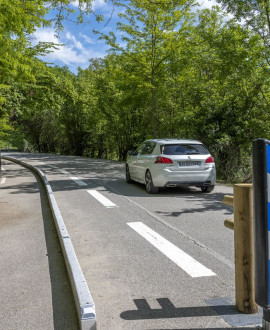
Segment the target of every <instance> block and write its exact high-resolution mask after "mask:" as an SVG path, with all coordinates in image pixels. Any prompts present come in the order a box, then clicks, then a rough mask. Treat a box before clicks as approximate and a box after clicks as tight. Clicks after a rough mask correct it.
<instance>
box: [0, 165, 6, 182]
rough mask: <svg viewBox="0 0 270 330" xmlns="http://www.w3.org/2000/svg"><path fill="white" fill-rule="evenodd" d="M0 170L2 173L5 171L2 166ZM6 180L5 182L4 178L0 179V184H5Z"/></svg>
mask: <svg viewBox="0 0 270 330" xmlns="http://www.w3.org/2000/svg"><path fill="white" fill-rule="evenodd" d="M1 170H2V171H5V169H4V167H3V166H1ZM6 180H7V178H6V177H3V178H1V181H0V184H4V183H6Z"/></svg>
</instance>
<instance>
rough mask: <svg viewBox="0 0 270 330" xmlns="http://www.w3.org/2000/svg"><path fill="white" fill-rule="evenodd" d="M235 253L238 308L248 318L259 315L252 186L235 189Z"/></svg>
mask: <svg viewBox="0 0 270 330" xmlns="http://www.w3.org/2000/svg"><path fill="white" fill-rule="evenodd" d="M233 190H234V196H233V208H234V251H235V291H236V307H237V309H238V310H239V311H240V312H242V313H246V314H252V313H257V312H258V305H257V304H256V302H255V283H254V272H255V270H254V229H253V225H254V224H253V222H254V220H253V187H252V184H236V185H234V188H233Z"/></svg>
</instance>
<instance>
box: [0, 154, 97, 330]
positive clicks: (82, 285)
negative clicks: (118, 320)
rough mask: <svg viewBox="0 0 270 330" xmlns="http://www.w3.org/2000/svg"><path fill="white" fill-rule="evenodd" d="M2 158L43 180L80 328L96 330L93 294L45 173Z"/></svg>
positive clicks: (22, 163)
mask: <svg viewBox="0 0 270 330" xmlns="http://www.w3.org/2000/svg"><path fill="white" fill-rule="evenodd" d="M2 158H3V159H6V160H9V161H12V162H15V163H18V164H20V165H23V166H24V167H27V168H29V169H31V170H32V171H34V172H35V173H37V175H38V176H39V177H40V178H41V180H42V183H43V184H44V186H45V190H46V193H47V196H48V200H49V203H50V206H51V210H52V214H53V218H54V222H55V226H56V229H57V233H58V238H59V241H60V245H61V248H62V252H63V256H64V260H65V264H66V268H67V272H68V276H69V280H70V283H71V287H72V291H73V296H74V300H75V304H76V309H77V315H78V320H79V324H80V328H81V329H82V330H96V311H95V304H94V301H93V298H92V296H91V293H90V291H89V288H88V285H87V282H86V279H85V277H84V275H83V272H82V270H81V267H80V264H79V261H78V259H77V256H76V253H75V251H74V248H73V244H72V242H71V239H70V236H69V234H68V231H67V229H66V226H65V223H64V221H63V218H62V215H61V213H60V211H59V208H58V206H57V203H56V200H55V197H54V195H53V192H52V188H51V186H50V184H49V181H48V180H47V178H46V176H45V175H44V173H43V172H42V171H41V170H39V169H38V168H37V167H35V166H32V165H30V164H28V163H25V162H23V161H21V160H18V159H16V158H12V157H7V156H3V157H2Z"/></svg>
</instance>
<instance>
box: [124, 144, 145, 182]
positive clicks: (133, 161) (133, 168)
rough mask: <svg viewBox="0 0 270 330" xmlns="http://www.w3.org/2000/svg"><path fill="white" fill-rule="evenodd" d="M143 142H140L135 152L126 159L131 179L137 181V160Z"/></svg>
mask: <svg viewBox="0 0 270 330" xmlns="http://www.w3.org/2000/svg"><path fill="white" fill-rule="evenodd" d="M143 147H144V144H141V145H140V146H139V147H138V148H137V150H136V152H135V153H134V154H133V155H131V156H130V157H129V159H128V166H129V171H130V176H131V178H132V180H135V181H139V174H138V160H139V159H140V156H141V152H142V149H143Z"/></svg>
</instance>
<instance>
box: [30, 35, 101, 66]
mask: <svg viewBox="0 0 270 330" xmlns="http://www.w3.org/2000/svg"><path fill="white" fill-rule="evenodd" d="M35 40H36V43H37V42H39V41H43V42H54V43H58V44H64V45H60V46H58V49H55V50H53V52H52V53H49V54H46V56H44V57H43V59H45V61H49V62H54V63H58V64H59V63H60V64H64V65H67V66H81V67H83V68H85V67H87V66H88V64H89V59H90V58H95V57H104V56H105V55H106V54H105V51H104V52H102V51H100V49H99V50H95V49H93V48H88V47H85V46H84V45H83V44H82V43H81V42H80V41H79V40H77V38H76V37H75V36H74V35H73V34H71V33H70V32H66V33H65V34H64V35H63V36H62V37H61V38H58V37H56V36H55V35H54V31H53V29H39V30H37V31H36V33H35Z"/></svg>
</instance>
